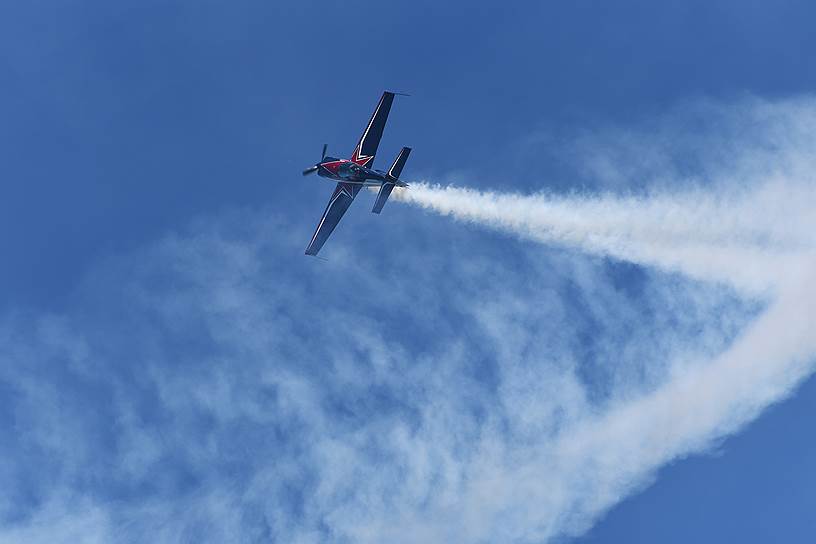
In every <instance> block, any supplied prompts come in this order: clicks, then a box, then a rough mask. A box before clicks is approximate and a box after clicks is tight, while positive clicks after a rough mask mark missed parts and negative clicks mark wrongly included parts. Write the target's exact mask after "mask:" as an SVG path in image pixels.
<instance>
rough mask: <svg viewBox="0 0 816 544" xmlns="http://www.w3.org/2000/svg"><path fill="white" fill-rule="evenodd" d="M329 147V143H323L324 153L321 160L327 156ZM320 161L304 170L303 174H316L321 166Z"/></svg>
mask: <svg viewBox="0 0 816 544" xmlns="http://www.w3.org/2000/svg"><path fill="white" fill-rule="evenodd" d="M328 147H329V144H323V153H322V154H321V155H320V162H323V159H325V158H326V149H328ZM320 162H319V163H317V164H315V165H314V166H310V167H309V168H307V169H306V170H304V171H303V175H304V176H308V175H309V174H314V173H315V172H317V168H318V167H319V166H320Z"/></svg>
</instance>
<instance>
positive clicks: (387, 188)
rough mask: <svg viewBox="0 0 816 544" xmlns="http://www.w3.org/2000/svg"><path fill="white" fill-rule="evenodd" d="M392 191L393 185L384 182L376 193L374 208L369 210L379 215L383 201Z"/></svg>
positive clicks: (383, 204)
mask: <svg viewBox="0 0 816 544" xmlns="http://www.w3.org/2000/svg"><path fill="white" fill-rule="evenodd" d="M393 189H394V184H393V183H391V182H390V181H386V182H385V183H383V184H382V186H381V187H380V192H379V193H377V200H376V202H374V207H373V208H372V209H371V211H372V212H374V213H380V212H381V211H382V209H383V206H385V201H386V200H388V197H389V196H390V195H391V191H392V190H393Z"/></svg>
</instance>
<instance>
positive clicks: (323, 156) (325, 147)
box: [320, 144, 329, 161]
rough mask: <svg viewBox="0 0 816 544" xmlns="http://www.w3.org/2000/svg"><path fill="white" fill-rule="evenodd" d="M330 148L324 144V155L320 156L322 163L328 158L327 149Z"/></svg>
mask: <svg viewBox="0 0 816 544" xmlns="http://www.w3.org/2000/svg"><path fill="white" fill-rule="evenodd" d="M328 147H329V144H323V154H322V155H321V156H320V160H321V161H322V160H323V159H325V158H326V149H328Z"/></svg>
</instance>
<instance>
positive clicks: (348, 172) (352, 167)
mask: <svg viewBox="0 0 816 544" xmlns="http://www.w3.org/2000/svg"><path fill="white" fill-rule="evenodd" d="M362 174H363V169H362V168H360V167H359V166H358V165H357V164H355V163H353V162H344V163H343V164H341V165H340V166H339V167H338V168H337V175H338V176H339V177H341V178H343V179H349V180H351V179H359V178H361V177H362Z"/></svg>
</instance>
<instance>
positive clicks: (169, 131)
mask: <svg viewBox="0 0 816 544" xmlns="http://www.w3.org/2000/svg"><path fill="white" fill-rule="evenodd" d="M815 12H816V8H813V7H812V6H811V4H810V3H808V2H774V3H773V4H771V3H763V2H710V1H709V2H685V3H662V4H655V3H653V2H619V3H615V4H614V5H612V4H609V3H602V2H573V3H571V4H570V5H569V6H565V5H563V4H561V3H523V2H519V3H502V4H472V3H469V4H458V3H444V4H440V3H436V2H412V3H389V4H387V5H382V4H381V3H367V2H348V3H342V4H340V3H337V4H335V3H322V2H298V3H296V4H293V5H291V6H286V5H279V4H273V3H269V2H260V1H259V2H215V1H210V2H199V3H196V5H195V6H193V5H192V4H190V3H179V2H158V1H147V2H138V3H137V2H118V3H115V4H111V3H109V2H94V1H68V2H58V3H57V2H27V3H17V4H12V3H8V4H6V5H3V6H2V7H0V43H1V44H2V46H0V51H2V53H0V70H2V73H3V80H4V85H3V88H4V90H3V92H2V94H0V96H2V100H0V118H2V119H3V122H2V124H0V164H2V165H3V167H2V172H3V180H4V182H3V187H4V188H5V191H4V193H5V194H4V197H3V198H2V199H0V227H1V228H0V251H1V252H2V254H3V256H4V259H3V261H4V263H5V266H3V267H0V285H2V286H3V288H2V290H0V339H2V347H1V348H0V349H1V350H2V351H0V366H1V367H2V370H0V408H2V410H0V412H2V414H3V415H2V416H0V426H2V429H3V435H4V436H7V437H10V439H7V440H4V444H3V445H2V446H0V451H2V465H0V482H2V484H3V485H2V487H3V488H4V489H6V490H9V491H7V493H6V497H5V498H4V500H2V501H0V524H1V525H0V542H2V541H9V542H13V541H18V540H20V539H25V540H28V541H34V540H35V539H36V538H40V539H42V540H43V541H49V540H50V541H53V539H54V538H58V537H60V536H59V535H71V534H79V535H83V536H85V537H86V538H87V540H88V541H100V542H104V541H109V540H112V539H115V540H117V541H133V542H140V541H155V539H154V538H153V537H155V536H157V535H158V536H160V537H161V538H163V539H164V540H166V541H179V540H189V541H200V540H201V539H205V538H207V537H209V538H211V539H213V541H228V540H230V539H234V540H235V541H248V540H253V539H254V540H257V541H264V540H265V539H268V538H269V537H272V538H277V539H278V540H280V541H282V542H289V541H294V538H300V539H302V540H303V541H309V539H310V538H311V539H314V540H317V541H320V540H325V539H328V538H333V539H335V540H337V541H340V542H342V541H358V540H364V539H365V538H374V537H376V536H377V535H380V536H382V535H387V536H392V537H393V536H395V535H394V533H390V532H389V531H398V532H399V537H400V538H402V539H405V540H406V541H410V540H411V538H414V539H420V540H421V539H422V537H423V535H424V536H425V537H426V540H427V539H429V538H430V539H433V538H441V537H445V538H447V539H448V540H450V539H453V540H460V539H461V540H462V541H465V540H467V539H470V540H471V541H474V542H482V541H508V542H512V541H522V542H526V541H531V542H537V541H543V540H544V539H545V538H547V537H551V538H552V539H554V540H556V541H559V540H564V541H566V540H568V539H572V538H574V539H575V540H576V541H578V542H581V541H584V542H610V541H615V542H617V541H621V540H623V541H627V542H656V541H659V542H687V541H688V540H689V539H691V538H694V539H695V540H697V541H705V542H721V541H723V540H729V541H731V540H739V541H744V542H767V541H769V540H773V541H784V542H806V541H810V538H808V537H809V535H810V534H811V533H812V531H813V529H814V526H813V521H812V519H809V518H811V517H812V516H809V515H808V514H809V512H810V510H812V509H811V508H810V505H811V504H812V501H813V493H812V490H813V489H814V488H816V486H814V484H815V483H816V482H814V478H816V464H814V459H816V455H814V453H815V452H816V442H814V441H813V439H812V437H811V436H810V435H811V434H812V433H810V430H811V425H809V416H810V415H811V414H812V413H813V411H814V408H815V407H816V406H814V403H816V400H814V399H816V396H815V395H816V393H815V392H814V382H813V380H809V381H806V382H804V383H803V384H802V385H801V387H800V388H799V389H798V390H797V392H796V394H795V395H793V396H792V397H790V398H788V399H787V400H785V401H784V402H782V403H780V404H776V405H773V406H772V407H771V408H770V409H768V410H767V411H765V412H764V413H763V414H762V416H761V417H759V418H758V419H757V420H756V421H754V422H753V423H752V424H751V425H750V426H748V427H747V428H743V429H742V431H741V432H740V433H739V434H736V435H733V436H731V437H729V438H727V439H723V438H721V437H720V438H718V439H716V440H714V442H713V443H711V444H707V445H706V447H704V448H696V449H695V450H694V452H689V453H690V454H691V455H681V456H679V457H674V458H672V459H671V460H670V461H669V463H668V464H667V465H665V464H661V465H660V466H658V467H656V468H655V470H647V471H645V472H643V473H642V474H639V475H638V476H637V477H636V478H633V479H632V481H631V482H630V483H628V484H627V486H626V489H625V490H624V491H620V492H619V495H620V500H614V501H611V502H610V504H608V505H607V506H606V507H604V508H603V509H602V512H594V511H593V510H592V508H589V507H585V505H584V502H586V500H587V499H586V498H580V497H579V498H578V499H572V500H574V503H570V501H569V500H565V504H567V505H568V507H563V508H562V507H561V506H558V504H560V503H558V501H556V500H555V499H553V500H552V502H553V504H554V505H552V504H550V502H549V501H548V500H544V499H542V500H541V505H540V506H539V505H538V504H537V503H535V502H533V503H532V504H527V505H518V504H515V503H514V502H513V501H512V499H510V498H506V497H505V496H504V495H503V494H502V491H501V489H502V484H503V483H505V484H507V485H510V483H512V482H515V481H516V480H515V479H514V477H515V476H518V475H514V474H512V473H511V472H507V471H508V467H512V466H513V463H512V462H510V461H513V460H514V461H516V462H518V464H519V465H521V466H525V467H529V470H532V471H533V473H534V474H535V478H534V479H540V481H541V482H543V484H542V485H543V486H544V487H546V486H552V489H550V490H544V491H541V490H537V489H531V490H528V492H529V493H530V496H531V497H537V498H539V499H541V497H555V496H556V495H558V493H557V492H556V487H557V486H558V485H566V484H564V482H567V484H571V485H572V486H573V487H574V488H577V487H580V486H585V487H586V488H587V489H589V490H590V491H589V494H590V495H591V494H592V490H594V489H596V488H595V487H593V485H595V484H594V483H593V482H592V481H585V480H583V479H581V478H579V477H577V476H576V478H575V479H573V480H569V479H567V480H563V481H562V480H559V479H558V478H556V476H555V475H554V471H555V470H556V468H555V466H554V465H548V464H547V460H546V459H547V455H548V453H547V452H548V451H549V450H547V449H546V447H547V444H548V441H547V440H546V437H547V436H552V437H556V436H558V433H559V432H560V430H561V429H562V428H563V427H564V426H568V425H569V424H570V422H572V421H579V420H581V418H583V417H585V414H587V413H595V412H602V411H603V410H605V409H606V408H607V407H609V406H613V405H615V403H617V402H621V399H623V398H629V397H632V398H636V397H638V395H643V394H646V393H648V392H649V391H651V390H652V389H653V388H655V387H657V385H658V384H661V383H663V382H664V381H665V380H668V379H669V377H670V376H671V375H672V368H673V366H672V365H673V363H672V360H673V359H672V358H673V356H675V355H677V354H689V353H693V354H695V356H700V357H703V356H714V355H716V354H717V353H719V352H721V351H722V350H724V349H727V346H728V345H730V343H731V342H732V341H734V339H735V338H736V337H738V336H739V335H740V331H743V330H744V329H745V328H746V327H747V326H748V325H749V323H750V322H751V320H752V319H754V318H756V316H757V315H758V314H759V312H761V311H762V308H763V305H764V304H765V303H766V302H765V301H763V300H760V299H755V298H751V297H744V296H742V295H741V294H740V293H739V292H737V291H735V290H734V289H733V288H728V287H723V286H722V285H717V284H710V283H707V282H703V281H695V280H692V279H689V278H687V277H684V276H682V275H680V274H677V273H676V272H674V271H671V270H669V271H666V270H656V269H654V268H651V267H649V266H642V265H638V264H631V263H626V262H621V261H620V260H617V259H613V258H608V257H604V256H598V255H587V254H585V253H583V252H581V251H578V250H575V249H573V248H569V247H560V246H552V245H541V244H536V243H533V242H531V241H529V240H525V239H524V238H521V239H519V238H517V237H514V236H510V235H507V234H506V233H502V232H493V231H491V230H489V229H485V228H481V227H478V226H473V225H469V224H466V223H463V222H457V221H453V220H452V219H451V218H449V217H439V216H436V215H433V214H429V213H427V212H425V211H423V210H421V209H419V208H416V207H411V206H405V205H401V204H399V203H389V205H388V206H387V207H386V209H385V211H384V212H383V215H382V216H380V217H376V216H373V215H372V214H370V213H369V212H368V206H370V203H369V202H368V199H367V197H368V195H361V199H362V200H364V201H365V202H358V203H357V204H356V205H355V206H354V207H353V208H352V209H351V210H350V212H349V213H348V214H347V217H345V218H344V220H343V222H342V224H341V226H340V227H339V228H338V230H337V231H336V233H335V235H334V236H333V238H332V239H331V240H330V241H329V242H328V244H327V246H326V248H325V250H324V253H325V256H326V257H327V258H328V259H329V261H328V262H322V261H317V260H311V259H306V258H305V257H303V256H302V251H303V248H304V247H305V245H306V242H307V241H308V238H309V236H310V235H311V233H312V230H313V228H314V225H315V223H316V221H317V219H318V216H319V214H320V212H321V211H322V209H323V206H324V205H325V200H326V199H327V198H328V195H329V193H330V185H329V184H327V183H325V182H323V181H321V180H319V179H316V178H306V179H303V178H301V176H300V170H301V169H302V168H304V167H305V166H307V165H309V164H312V163H313V162H314V161H315V160H316V159H317V157H318V153H319V152H320V147H321V145H322V144H323V143H324V142H326V143H328V144H329V150H330V152H332V153H336V154H339V155H344V154H346V153H350V151H351V148H352V147H353V145H354V143H355V142H356V139H357V137H358V135H359V132H360V130H361V129H362V126H363V124H364V123H365V120H366V118H367V116H368V115H369V114H370V111H371V109H372V108H373V106H374V104H375V102H376V100H377V98H378V96H379V94H380V93H381V91H382V90H383V89H386V88H388V89H394V90H401V91H406V92H409V93H411V94H412V96H411V97H410V98H405V99H400V100H398V101H397V102H396V103H395V106H394V108H393V111H392V115H391V119H390V121H389V126H388V128H387V130H386V134H385V137H384V139H383V143H382V145H381V148H380V157H381V158H378V161H379V162H378V164H379V165H380V166H382V165H383V164H384V163H385V162H387V161H388V160H389V159H390V158H391V157H392V156H393V155H395V154H396V152H397V150H398V149H399V148H400V147H401V146H402V145H409V146H412V147H413V148H414V152H413V154H412V156H411V159H410V161H409V163H408V166H407V168H406V171H405V172H406V177H408V178H409V179H416V180H427V181H430V182H440V183H448V182H452V183H457V184H460V185H467V186H469V187H474V188H477V189H490V190H495V191H501V192H535V191H540V190H546V191H549V192H551V193H553V194H556V195H567V194H571V193H572V192H574V191H576V190H581V191H586V192H589V193H593V192H609V193H612V194H628V193H639V192H648V191H649V190H666V189H667V188H670V189H678V187H674V186H670V185H671V184H670V183H669V182H668V181H667V180H675V181H676V180H677V179H687V178H691V179H694V180H695V183H697V184H701V185H702V187H703V188H704V189H705V188H706V187H707V186H706V184H713V183H715V181H712V176H708V175H707V174H708V173H710V172H711V171H712V170H716V169H719V168H720V166H721V165H720V163H724V164H728V162H729V159H728V157H729V155H730V154H729V152H736V150H737V148H743V147H745V148H752V146H753V145H754V144H755V142H756V141H764V140H763V138H764V137H765V136H763V134H765V132H763V130H765V129H763V127H766V124H763V122H762V121H757V122H756V123H752V122H748V121H746V122H741V121H740V119H739V115H737V117H738V119H737V120H736V121H735V120H734V114H733V110H731V109H730V108H732V105H734V104H745V103H746V101H748V103H751V100H756V99H758V100H764V101H767V102H768V103H770V104H775V103H780V102H781V103H786V102H785V101H788V100H791V99H797V97H802V96H804V97H807V96H808V95H809V93H812V91H813V88H814V86H816V68H814V67H813V64H812V63H811V62H809V59H810V56H811V53H812V51H813V50H814V47H816V38H814V37H813V32H812V28H811V27H812V24H811V21H813V19H814V16H816V13H815ZM760 109H761V108H760ZM723 111H726V112H729V111H730V112H731V113H722V112H723ZM736 111H737V112H738V113H739V112H740V111H745V110H741V109H740V108H737V109H736ZM772 111H775V110H772ZM796 111H798V110H795V111H794V115H795V114H796ZM807 111H810V110H807ZM774 115H775V114H774ZM748 117H749V121H751V120H755V119H757V118H754V117H751V116H748ZM760 117H761V116H760ZM782 117H783V118H784V119H788V120H786V121H784V122H782V121H780V125H779V126H782V127H783V128H784V127H786V126H789V124H790V123H791V121H789V117H790V116H788V117H785V116H784V115H782ZM785 123H788V124H785ZM776 126H777V125H773V127H776ZM773 127H772V128H773ZM769 130H770V129H769ZM774 134H775V133H774ZM769 138H770V137H769ZM735 142H736V143H735ZM773 142H774V144H776V143H778V139H777V140H773ZM797 142H798V140H797ZM715 144H716V145H715ZM737 144H739V145H737ZM655 149H657V151H655ZM666 149H670V151H671V153H668V152H666ZM712 150H715V151H722V153H721V155H722V156H720V155H716V153H715V152H714V151H712ZM723 150H724V151H723ZM811 150H812V148H811V149H808V148H807V147H805V149H804V150H802V149H799V148H797V152H800V153H804V154H807V152H808V151H811ZM662 153H668V154H669V155H670V157H669V158H665V157H663V155H662ZM715 155H716V156H715ZM723 156H724V157H725V158H723ZM610 157H611V158H610ZM712 157H714V158H712ZM712 163H716V164H715V165H714V166H712ZM743 163H744V161H743V162H742V163H740V164H743ZM610 165H612V166H610ZM667 171H670V172H671V175H668V174H666V172H667ZM680 188H681V189H682V187H680ZM716 188H717V187H712V189H711V190H712V191H714V190H715V189H716ZM545 396H548V398H551V399H552V400H551V402H550V401H548V402H547V403H544V402H542V400H541V399H542V398H543V397H545ZM701 451H702V452H703V453H702V454H701V453H700V452H701ZM692 453H693V454H692ZM485 474H492V475H493V477H494V479H493V480H485V481H484V482H483V481H480V480H479V478H480V477H482V476H483V475H485ZM472 482H476V483H472ZM485 482H488V483H485ZM489 482H493V484H492V486H491V484H489ZM468 485H472V486H475V487H472V488H471V487H468ZM479 485H481V486H485V487H484V489H488V490H492V491H495V493H496V496H497V497H500V498H501V501H504V502H500V504H499V506H496V505H495V504H492V503H491V504H486V503H484V502H480V500H479V499H478V497H482V496H483V495H484V491H482V492H481V494H480V493H478V492H476V491H473V489H477V490H479V489H482V488H481V487H479ZM395 490H398V491H395ZM463 490H470V491H471V492H472V493H465V492H464V491H463ZM567 494H568V493H567ZM497 501H499V499H497ZM582 501H584V502H582ZM488 502H489V501H488ZM570 505H571V506H570ZM559 508H560V509H559ZM607 508H609V510H608V511H607ZM603 512H606V513H605V514H604V513H603ZM554 514H559V515H560V516H561V518H559V516H557V515H554ZM551 515H553V516H554V517H552V519H562V518H563V519H567V520H568V522H567V523H563V524H561V525H559V523H561V522H558V523H556V522H552V523H551V524H549V525H547V523H549V522H547V521H546V520H549V519H551V518H550V517H548V516H551ZM482 518H483V519H482ZM420 520H421V521H422V523H420ZM542 524H544V525H542ZM466 529H467V530H466ZM72 531H75V533H72ZM411 531H416V534H412V533H411ZM421 531H427V532H426V533H422V532H421ZM587 531H588V532H587ZM55 535H57V536H55ZM440 535H441V536H440ZM570 535H572V536H570ZM65 538H67V537H65ZM74 541H75V540H74Z"/></svg>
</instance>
